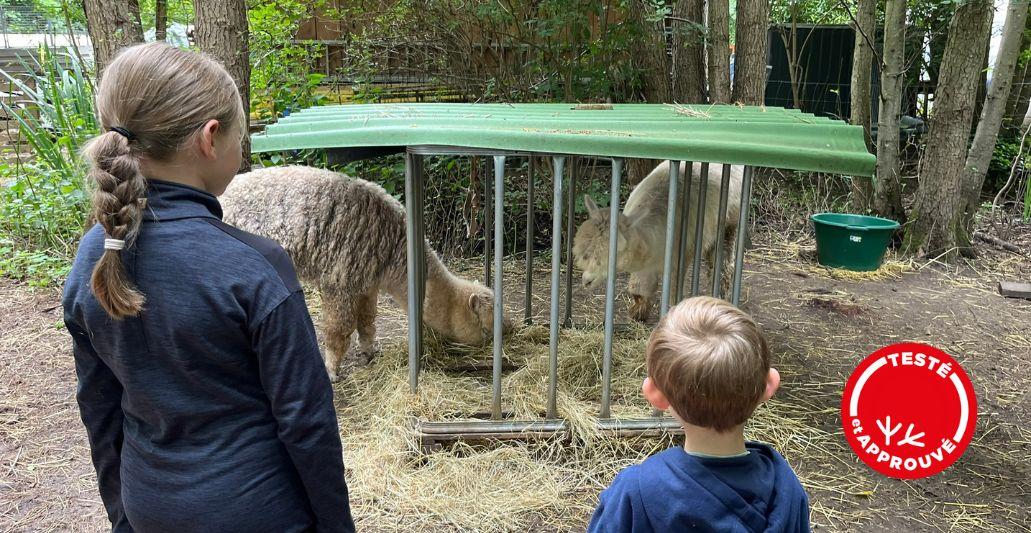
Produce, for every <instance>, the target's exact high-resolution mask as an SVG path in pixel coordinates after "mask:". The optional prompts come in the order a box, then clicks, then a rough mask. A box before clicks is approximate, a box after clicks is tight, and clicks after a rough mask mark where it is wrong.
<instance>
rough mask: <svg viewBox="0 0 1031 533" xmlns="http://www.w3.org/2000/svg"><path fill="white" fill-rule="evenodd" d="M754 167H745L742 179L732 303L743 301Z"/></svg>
mask: <svg viewBox="0 0 1031 533" xmlns="http://www.w3.org/2000/svg"><path fill="white" fill-rule="evenodd" d="M751 196H752V167H745V173H744V177H743V178H742V180H741V212H740V213H738V218H737V246H736V247H735V250H734V282H733V284H732V287H731V300H730V301H731V303H733V304H734V305H737V304H739V303H741V275H742V270H743V268H744V263H745V236H746V234H747V233H748V209H749V208H750V207H751V204H752V198H751Z"/></svg>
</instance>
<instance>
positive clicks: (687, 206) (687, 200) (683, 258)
mask: <svg viewBox="0 0 1031 533" xmlns="http://www.w3.org/2000/svg"><path fill="white" fill-rule="evenodd" d="M686 165H687V168H685V169H684V192H683V193H681V194H682V195H683V201H682V202H681V204H680V240H679V241H677V254H678V259H677V285H676V287H677V290H676V292H675V293H674V298H673V300H674V301H677V302H679V301H680V300H682V299H683V298H684V274H685V273H686V272H687V254H685V253H684V250H686V249H687V244H688V241H687V238H688V227H689V226H690V224H689V222H690V220H689V218H688V213H690V212H691V174H692V173H693V172H694V162H692V161H687V162H686Z"/></svg>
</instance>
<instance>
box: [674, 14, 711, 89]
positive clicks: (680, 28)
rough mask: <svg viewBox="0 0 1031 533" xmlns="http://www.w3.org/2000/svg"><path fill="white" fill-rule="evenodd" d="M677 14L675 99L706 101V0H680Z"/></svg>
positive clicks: (675, 17) (675, 18) (675, 32)
mask: <svg viewBox="0 0 1031 533" xmlns="http://www.w3.org/2000/svg"><path fill="white" fill-rule="evenodd" d="M673 17H674V19H673V21H672V22H673V42H672V45H673V80H672V81H673V100H674V101H676V102H679V103H684V104H701V103H705V59H704V54H705V32H704V28H705V21H704V20H702V0H677V1H676V3H674V4H673ZM685 20H686V21H690V22H684V21H685Z"/></svg>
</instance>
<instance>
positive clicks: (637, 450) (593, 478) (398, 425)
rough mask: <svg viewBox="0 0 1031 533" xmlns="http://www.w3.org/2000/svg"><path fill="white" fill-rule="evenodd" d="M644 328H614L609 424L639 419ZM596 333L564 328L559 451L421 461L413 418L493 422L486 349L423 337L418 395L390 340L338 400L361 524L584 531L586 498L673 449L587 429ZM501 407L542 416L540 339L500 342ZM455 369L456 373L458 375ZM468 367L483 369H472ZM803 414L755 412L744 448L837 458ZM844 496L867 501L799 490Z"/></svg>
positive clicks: (522, 332) (526, 416) (497, 446)
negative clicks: (749, 444) (756, 444)
mask: <svg viewBox="0 0 1031 533" xmlns="http://www.w3.org/2000/svg"><path fill="white" fill-rule="evenodd" d="M649 333H650V330H649V329H648V328H647V327H644V326H641V325H637V324H630V325H626V326H621V327H620V328H619V329H618V331H617V334H616V335H615V337H614V339H613V366H612V376H613V382H612V395H611V397H612V411H613V416H616V417H626V418H631V417H633V418H640V417H647V416H649V415H650V413H651V408H650V407H649V406H648V405H647V403H646V402H645V401H644V400H643V399H642V398H641V395H640V392H639V391H640V386H641V381H642V380H643V378H644V375H645V365H644V356H643V354H644V346H645V343H646V341H647V338H648V334H649ZM603 342H604V335H603V333H602V331H601V328H600V327H589V328H582V329H569V330H564V331H563V336H562V339H561V342H560V354H559V368H558V377H559V387H558V388H559V394H558V410H559V414H560V416H561V417H562V418H564V419H565V420H567V421H568V422H569V424H570V427H571V430H570V434H569V437H568V439H567V440H559V439H551V440H541V441H531V442H507V443H497V442H489V443H477V444H475V445H471V444H455V445H453V446H451V447H445V448H444V449H443V450H441V451H437V452H434V453H431V454H423V453H421V449H420V444H419V442H417V437H416V429H415V426H416V423H417V421H418V420H419V419H423V420H430V421H444V420H462V419H470V418H471V417H472V416H473V415H474V414H477V413H484V412H489V408H490V400H491V383H490V371H489V370H488V368H489V362H490V361H491V351H490V348H489V347H476V348H473V347H466V346H457V345H449V344H447V343H445V342H443V341H442V340H440V339H439V338H437V337H435V336H433V335H432V334H428V335H427V338H426V343H425V350H426V354H425V356H424V362H423V372H422V374H421V376H420V385H419V390H418V392H417V393H415V394H412V393H411V392H409V388H408V374H407V372H408V370H407V344H406V343H405V342H402V341H394V342H392V343H390V344H389V345H387V346H386V347H385V348H384V350H383V352H382V354H381V355H380V356H379V357H378V358H377V359H375V360H374V361H373V362H371V363H370V364H369V365H368V366H365V367H361V368H358V369H356V371H355V372H354V373H352V374H351V375H350V376H348V377H347V378H345V379H344V380H343V381H342V382H341V383H340V384H339V385H338V390H337V396H338V398H340V399H341V400H342V401H345V402H346V404H345V405H340V406H338V411H339V421H340V426H341V434H342V436H343V440H344V447H345V459H346V463H347V467H348V476H349V477H348V482H349V485H350V488H351V490H352V504H353V505H354V506H355V516H362V517H367V519H368V520H370V521H372V522H373V523H375V524H385V523H394V524H397V525H398V526H399V527H402V528H404V529H410V528H429V529H441V528H457V529H475V530H478V531H510V530H526V529H545V530H552V529H568V528H569V527H571V526H574V527H575V525H576V524H580V525H581V526H582V524H584V523H586V520H587V519H588V517H589V516H590V513H591V512H592V510H593V505H594V502H595V500H594V496H595V495H596V494H597V493H599V492H600V491H601V490H602V489H603V488H604V487H605V486H607V485H608V483H609V482H610V481H611V479H612V477H613V476H614V475H615V474H616V473H617V472H618V471H619V470H620V469H622V468H624V467H626V466H628V465H631V464H635V463H639V462H641V461H642V460H644V459H645V458H647V457H648V456H649V455H651V454H653V453H655V452H657V451H661V450H663V449H665V448H667V447H669V446H671V445H673V440H671V438H670V437H664V438H630V439H627V438H614V437H608V436H603V435H601V434H599V433H598V432H597V431H596V429H595V423H596V421H597V414H598V409H599V405H598V398H599V397H600V394H601V380H600V376H601V354H602V349H603ZM504 353H505V366H506V368H510V370H509V371H507V372H506V373H505V375H504V379H503V387H502V401H503V408H504V410H505V411H506V412H507V413H511V414H512V416H513V417H514V418H515V419H519V420H535V419H542V418H543V416H544V412H545V410H546V402H547V382H548V355H549V351H548V329H547V328H546V327H543V326H529V327H524V328H521V329H519V330H517V331H516V332H515V333H514V334H513V335H512V337H511V338H510V339H508V340H507V342H506V344H505V352H504ZM455 368H461V369H463V371H454V370H452V369H455ZM469 368H483V369H484V370H482V371H477V372H470V371H468V369H469ZM810 410H811V408H810V407H807V406H805V405H802V404H799V403H797V402H794V401H791V400H784V399H777V400H774V401H771V402H769V403H768V404H766V405H764V406H762V407H761V408H760V409H759V410H758V411H757V413H756V416H755V418H754V419H753V421H752V422H750V423H749V425H748V428H747V437H748V438H752V439H756V440H762V441H766V442H770V443H772V444H773V445H774V446H775V447H776V448H777V449H779V450H781V451H782V453H784V454H785V455H786V456H787V457H789V459H792V460H796V461H798V460H802V458H803V457H805V456H806V454H819V455H820V456H823V455H827V454H830V455H840V454H841V450H840V448H841V444H840V443H838V442H837V441H836V439H835V437H834V435H832V434H831V433H828V432H826V431H824V430H822V429H819V428H817V427H814V426H813V425H812V424H811V422H810V421H807V420H806V418H805V417H804V416H803V415H804V413H806V412H808V411H810ZM804 481H805V482H806V483H810V484H812V485H813V486H818V487H820V488H825V489H826V490H830V491H835V492H839V493H841V494H843V495H846V494H858V493H865V492H869V491H870V490H871V489H870V487H864V486H857V485H856V484H855V482H853V481H849V480H848V479H845V478H841V479H836V478H832V477H829V476H821V477H820V478H817V479H804Z"/></svg>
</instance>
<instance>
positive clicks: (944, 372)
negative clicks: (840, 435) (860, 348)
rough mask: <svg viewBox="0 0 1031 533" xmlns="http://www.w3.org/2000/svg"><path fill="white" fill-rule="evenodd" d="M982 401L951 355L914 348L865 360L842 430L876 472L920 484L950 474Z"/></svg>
mask: <svg viewBox="0 0 1031 533" xmlns="http://www.w3.org/2000/svg"><path fill="white" fill-rule="evenodd" d="M976 422H977V398H976V397H975V396H974V388H973V386H972V385H971V384H970V378H969V377H967V374H966V372H964V371H963V369H962V368H960V366H959V363H957V362H956V360H955V359H953V358H952V357H951V356H949V354H947V353H945V352H943V351H941V350H939V349H937V348H934V347H932V346H927V345H926V344H919V343H915V342H906V343H900V344H893V345H891V346H886V347H884V348H881V349H880V350H877V351H876V352H874V353H872V354H870V356H869V357H867V358H866V359H864V360H863V362H862V363H860V364H859V366H858V367H856V369H855V371H854V372H852V376H850V377H849V378H848V382H847V383H846V384H845V393H844V395H843V396H842V398H841V423H842V426H843V427H844V429H845V438H846V439H847V440H848V443H849V445H851V446H852V450H854V451H855V452H856V454H857V455H859V458H860V459H862V460H863V462H864V463H866V464H867V465H869V466H870V468H873V469H874V470H876V471H878V472H880V473H882V474H884V475H886V476H890V477H894V478H899V479H919V478H924V477H927V476H931V475H934V474H937V473H938V472H941V471H942V470H945V469H946V468H948V467H949V466H951V465H952V463H954V462H956V460H957V459H959V456H960V455H962V454H963V451H964V450H966V448H967V445H969V444H970V441H971V440H972V439H973V436H974V424H975V423H976Z"/></svg>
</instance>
